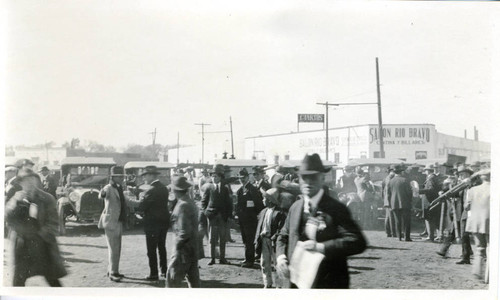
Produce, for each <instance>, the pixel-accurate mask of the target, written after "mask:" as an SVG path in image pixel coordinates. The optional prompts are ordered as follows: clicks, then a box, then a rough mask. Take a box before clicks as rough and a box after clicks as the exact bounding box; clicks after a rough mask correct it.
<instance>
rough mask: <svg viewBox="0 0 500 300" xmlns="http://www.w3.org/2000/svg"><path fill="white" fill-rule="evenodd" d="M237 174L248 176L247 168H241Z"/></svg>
mask: <svg viewBox="0 0 500 300" xmlns="http://www.w3.org/2000/svg"><path fill="white" fill-rule="evenodd" d="M238 174H239V175H240V177H245V176H248V175H249V174H248V171H247V169H246V168H243V169H241V170H240V171H239V172H238Z"/></svg>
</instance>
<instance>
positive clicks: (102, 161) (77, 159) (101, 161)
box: [61, 156, 116, 166]
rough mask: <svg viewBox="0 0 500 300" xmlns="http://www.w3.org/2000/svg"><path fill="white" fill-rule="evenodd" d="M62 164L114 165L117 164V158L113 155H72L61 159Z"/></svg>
mask: <svg viewBox="0 0 500 300" xmlns="http://www.w3.org/2000/svg"><path fill="white" fill-rule="evenodd" d="M61 165H93V166H95V165H106V166H114V165H116V162H115V160H114V159H113V158H112V157H83V156H71V157H65V158H63V159H62V160H61Z"/></svg>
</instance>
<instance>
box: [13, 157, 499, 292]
mask: <svg viewBox="0 0 500 300" xmlns="http://www.w3.org/2000/svg"><path fill="white" fill-rule="evenodd" d="M32 167H33V163H32V162H31V161H29V160H25V161H24V162H23V163H22V164H21V165H19V166H18V168H14V167H12V168H10V167H9V168H6V170H5V173H6V182H5V184H6V194H5V197H6V210H5V216H6V222H7V224H8V228H10V229H11V232H10V236H11V239H12V241H13V246H14V251H13V253H14V258H13V263H14V279H13V280H14V281H13V285H14V286H24V284H25V281H26V279H27V278H29V277H31V276H35V275H43V276H45V278H46V279H47V282H48V283H49V285H51V286H61V284H60V282H59V278H61V277H63V276H65V275H66V270H65V269H64V265H63V264H62V258H61V256H60V253H59V250H58V246H57V242H56V233H57V225H58V224H57V220H58V218H57V210H56V199H55V198H54V196H55V195H54V194H55V190H54V185H53V183H51V180H50V176H49V175H48V173H47V171H48V169H45V168H42V169H41V170H40V174H37V173H35V172H34V171H33V170H32ZM435 167H436V166H427V167H426V168H425V170H424V171H425V173H426V176H427V177H426V180H425V182H424V184H423V185H422V186H418V184H415V182H414V181H411V179H412V178H409V176H408V174H407V173H406V168H405V167H404V165H402V164H401V165H393V166H391V167H390V168H389V170H388V171H389V175H388V176H387V178H385V179H384V181H383V182H382V198H383V203H384V204H383V205H384V208H385V211H386V218H385V231H386V234H387V237H396V238H399V240H400V241H402V240H404V241H406V242H411V241H412V239H411V237H410V233H411V216H412V211H415V210H416V209H415V208H416V207H418V206H420V207H421V209H420V210H419V215H420V216H421V217H422V218H423V219H424V222H425V227H426V231H425V232H424V233H422V234H421V235H422V236H425V235H427V240H428V241H432V242H434V241H442V244H441V245H440V248H439V249H438V251H437V254H439V255H440V256H442V257H446V255H447V252H448V249H449V247H450V246H451V245H452V244H453V242H454V241H457V240H458V241H459V242H460V243H461V245H462V257H461V260H460V261H459V262H457V263H459V264H470V263H471V256H472V253H473V252H472V247H471V237H472V239H473V241H474V244H475V248H476V249H475V253H476V256H475V257H474V259H472V261H473V272H474V274H475V275H476V276H477V277H478V278H479V279H481V280H483V281H485V282H488V270H487V266H488V263H487V257H488V255H487V250H488V247H489V180H490V179H489V178H490V171H489V169H487V168H483V169H482V170H481V171H480V172H475V171H478V170H473V169H471V168H469V167H467V166H465V165H457V166H456V169H455V170H452V172H453V173H452V174H450V175H449V176H446V177H445V178H442V177H444V176H440V174H436V173H437V172H435ZM473 167H474V166H473ZM280 171H281V172H282V171H283V170H279V169H278V170H276V172H275V174H274V175H273V176H272V177H271V178H269V181H268V180H267V176H266V174H265V170H264V169H263V168H262V167H253V168H252V169H249V170H247V169H246V168H242V169H240V170H239V172H238V176H237V177H236V178H234V177H231V176H230V175H229V174H230V170H229V169H228V168H227V166H223V165H215V166H214V168H213V169H211V170H203V171H202V176H201V177H200V178H198V186H197V187H196V188H195V186H194V185H195V184H194V175H193V174H192V170H189V169H187V170H185V172H177V173H176V174H175V175H173V176H172V180H171V183H170V184H169V185H168V186H165V185H164V184H162V183H161V182H160V181H159V180H158V175H159V174H160V172H159V171H158V170H157V168H156V167H155V166H147V167H146V168H144V170H143V172H142V173H141V174H140V176H141V177H142V178H143V180H144V182H145V183H147V184H148V185H149V186H150V188H149V189H148V190H147V191H145V192H144V193H142V194H141V195H140V197H139V199H138V200H137V201H138V202H139V210H140V211H141V213H142V219H143V220H142V221H143V228H144V234H145V238H146V249H147V257H148V261H149V274H147V276H145V279H146V280H158V279H159V278H160V276H161V277H163V278H165V279H166V286H167V287H182V286H183V281H184V279H186V281H187V283H188V286H189V287H193V288H196V287H201V286H202V281H201V279H200V274H199V265H198V263H199V260H200V259H202V258H205V252H204V247H203V241H204V238H207V240H208V244H209V245H210V248H209V249H210V253H209V258H210V260H209V261H208V266H213V265H214V264H216V263H217V261H216V260H217V259H218V263H219V264H231V263H230V262H229V261H228V260H227V259H226V243H227V242H228V241H231V240H232V239H231V236H230V227H231V220H232V219H237V220H238V225H239V229H240V232H241V238H242V241H243V244H244V253H243V254H242V256H243V258H244V259H243V260H242V261H241V262H240V263H239V266H240V267H243V268H254V267H256V263H260V268H261V272H262V281H263V287H264V288H271V287H283V288H296V287H309V288H348V287H349V274H348V267H347V257H348V256H350V255H354V254H358V253H361V252H363V251H364V250H365V248H366V246H367V242H366V240H365V238H364V236H363V234H362V230H361V228H363V225H364V224H358V221H359V220H354V219H353V217H352V213H351V212H350V210H349V208H348V207H347V206H346V205H344V203H342V202H341V201H339V200H338V199H336V198H337V194H336V192H334V191H332V190H331V189H329V188H328V187H327V186H326V185H325V174H326V173H327V172H328V171H329V168H326V167H325V166H324V165H323V163H322V160H321V159H320V157H319V155H318V154H312V155H306V156H305V157H304V159H303V161H302V164H301V165H300V167H298V168H297V170H296V172H294V173H293V174H283V173H281V172H280ZM345 171H346V172H345V174H344V176H342V177H341V178H340V179H339V183H340V187H341V189H342V190H343V191H347V190H349V191H355V193H356V196H357V197H358V198H359V199H360V201H361V202H366V203H370V202H373V197H374V194H375V192H374V188H373V184H372V183H371V181H370V178H369V176H367V175H366V172H364V171H363V170H362V169H360V168H358V169H354V168H347V169H346V170H345ZM473 174H474V175H475V176H474V177H472V178H471V176H472V175H473ZM124 180H125V177H124V172H123V168H121V167H118V166H115V167H112V168H111V175H110V181H109V184H108V185H106V186H105V187H104V188H102V190H101V191H100V193H99V197H100V198H101V199H103V201H104V209H103V212H102V214H101V217H100V219H99V223H98V227H99V228H101V229H104V236H105V239H106V242H107V246H108V260H109V263H108V270H107V276H108V277H109V279H110V280H112V281H115V282H120V281H121V279H122V278H123V277H124V276H125V275H123V274H121V273H120V268H119V263H120V256H121V248H122V233H123V224H124V223H125V222H126V214H127V211H126V203H125V202H126V199H125V196H124V192H123V189H124V188H123V186H122V184H123V183H124ZM234 180H237V181H238V182H239V183H240V187H239V188H238V190H237V191H236V193H234V195H233V192H232V189H231V186H230V184H231V183H234ZM195 189H197V190H198V191H199V193H200V196H201V200H200V201H195V198H196V197H195V193H194V190H195ZM233 197H235V200H236V201H235V202H233ZM416 199H418V203H419V204H417V205H416V203H415V202H416ZM417 210H418V209H417ZM443 212H444V213H443ZM368 214H369V212H368V211H367V210H363V209H362V210H361V216H362V219H361V220H365V219H366V218H367V215H368ZM360 225H361V227H360ZM169 229H170V230H171V232H172V233H173V234H174V235H175V238H174V245H172V247H171V248H172V249H173V253H172V254H171V258H170V259H169V260H168V261H167V251H166V236H167V231H169ZM436 232H437V233H438V238H440V239H441V240H437V238H436V237H435V235H436ZM304 252H306V253H309V254H313V255H316V257H321V260H320V263H319V264H318V265H317V266H316V269H314V273H315V277H314V278H313V279H314V280H305V281H304V280H303V278H300V274H301V271H299V270H300V268H301V267H300V266H301V264H300V260H301V259H302V260H303V259H304V257H303V256H302V254H299V253H304ZM294 254H295V255H294ZM273 269H275V270H276V273H277V276H276V280H278V281H279V282H273V276H272V271H273Z"/></svg>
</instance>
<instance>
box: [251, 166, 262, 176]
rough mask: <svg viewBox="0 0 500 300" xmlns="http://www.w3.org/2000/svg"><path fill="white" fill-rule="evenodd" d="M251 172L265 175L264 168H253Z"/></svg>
mask: <svg viewBox="0 0 500 300" xmlns="http://www.w3.org/2000/svg"><path fill="white" fill-rule="evenodd" d="M252 170H253V173H254V174H264V173H265V171H264V168H262V167H259V166H255V167H253V168H252Z"/></svg>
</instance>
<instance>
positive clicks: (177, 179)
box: [170, 176, 193, 191]
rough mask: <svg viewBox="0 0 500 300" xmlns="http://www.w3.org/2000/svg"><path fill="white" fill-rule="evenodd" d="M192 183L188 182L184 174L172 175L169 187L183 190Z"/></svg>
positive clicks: (174, 189)
mask: <svg viewBox="0 0 500 300" xmlns="http://www.w3.org/2000/svg"><path fill="white" fill-rule="evenodd" d="M192 185H193V184H192V183H190V182H189V181H188V180H187V178H186V177H184V176H174V177H173V180H172V183H171V184H170V188H171V189H172V190H173V191H185V190H187V189H189V188H190V187H191V186H192Z"/></svg>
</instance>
